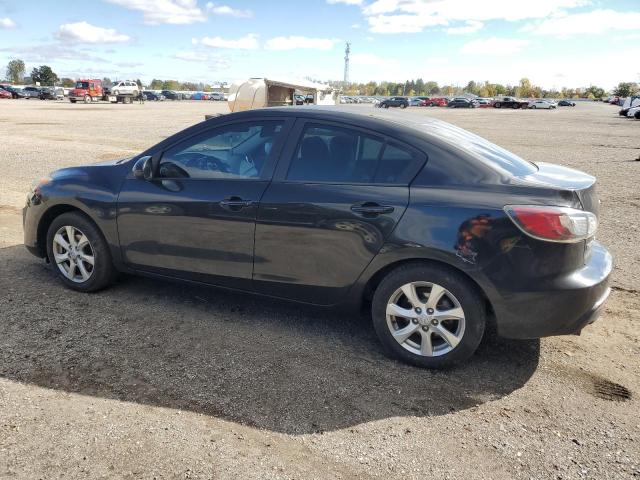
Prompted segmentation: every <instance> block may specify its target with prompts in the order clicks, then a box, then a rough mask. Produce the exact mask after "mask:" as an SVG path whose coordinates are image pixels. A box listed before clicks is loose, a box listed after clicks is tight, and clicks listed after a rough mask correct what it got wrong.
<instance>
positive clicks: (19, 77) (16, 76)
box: [7, 58, 26, 83]
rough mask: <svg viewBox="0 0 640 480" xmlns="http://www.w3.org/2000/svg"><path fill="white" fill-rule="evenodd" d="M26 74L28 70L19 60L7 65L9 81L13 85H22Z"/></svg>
mask: <svg viewBox="0 0 640 480" xmlns="http://www.w3.org/2000/svg"><path fill="white" fill-rule="evenodd" d="M25 72H26V68H25V66H24V62H23V61H22V60H20V59H19V58H17V59H15V60H11V61H10V62H9V63H8V64H7V80H9V81H10V82H11V83H22V82H23V80H24V74H25Z"/></svg>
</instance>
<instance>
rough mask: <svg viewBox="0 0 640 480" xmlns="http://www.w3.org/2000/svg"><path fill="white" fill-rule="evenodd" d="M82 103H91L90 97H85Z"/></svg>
mask: <svg viewBox="0 0 640 480" xmlns="http://www.w3.org/2000/svg"><path fill="white" fill-rule="evenodd" d="M83 101H84V103H91V97H90V96H89V95H85V96H84V99H83Z"/></svg>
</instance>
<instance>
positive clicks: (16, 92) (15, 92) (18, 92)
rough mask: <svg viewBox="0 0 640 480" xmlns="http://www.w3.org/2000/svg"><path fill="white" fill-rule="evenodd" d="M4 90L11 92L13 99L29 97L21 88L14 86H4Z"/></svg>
mask: <svg viewBox="0 0 640 480" xmlns="http://www.w3.org/2000/svg"><path fill="white" fill-rule="evenodd" d="M2 89H3V90H6V91H8V92H10V93H11V97H12V98H25V97H26V96H27V95H26V94H25V93H24V91H23V90H22V89H21V88H18V87H14V86H13V85H2Z"/></svg>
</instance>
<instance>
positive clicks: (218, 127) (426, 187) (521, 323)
mask: <svg viewBox="0 0 640 480" xmlns="http://www.w3.org/2000/svg"><path fill="white" fill-rule="evenodd" d="M212 145H215V148H211V146H212ZM427 158H428V159H429V161H428V162H427ZM91 161H92V160H91ZM238 180H242V181H238ZM594 185H595V178H593V177H592V176H590V175H587V174H585V173H582V172H579V171H577V170H573V169H569V168H566V167H562V166H560V165H554V164H548V163H542V162H540V163H537V164H534V163H531V162H528V161H525V160H523V159H521V158H520V157H518V156H516V155H514V154H512V153H510V152H508V151H506V150H504V149H502V148H500V147H498V146H496V145H494V144H492V143H490V142H488V141H487V140H484V139H483V138H481V137H478V136H476V135H474V134H471V133H469V132H467V131H465V130H462V129H460V128H458V127H455V126H453V125H449V124H446V123H443V122H440V121H438V120H435V119H431V118H428V117H424V116H420V118H415V119H412V118H411V116H404V118H400V119H398V117H397V116H395V115H389V114H388V113H387V114H385V112H380V111H373V112H372V111H371V110H366V112H365V113H357V112H352V113H349V112H345V111H341V110H339V109H332V108H326V107H325V108H317V107H314V108H288V107H274V108H269V109H262V110H248V111H244V112H240V113H234V114H229V115H221V116H216V117H214V118H212V119H210V120H207V121H204V122H202V123H199V124H197V125H194V126H192V127H189V128H187V129H186V130H183V131H182V132H179V133H177V134H175V135H173V136H171V137H169V138H167V139H165V140H163V141H161V142H160V143H159V144H157V145H155V146H153V147H151V148H149V149H147V150H145V151H144V152H142V153H140V154H138V155H136V156H134V157H132V158H130V159H125V160H119V161H110V162H101V163H97V164H92V165H87V166H84V167H82V166H74V167H72V168H67V169H62V170H58V171H56V172H53V173H52V174H51V176H50V177H49V178H47V179H44V180H42V181H41V182H39V183H38V184H37V185H36V186H35V187H34V188H33V189H32V190H31V192H30V193H29V195H28V199H27V204H26V207H25V209H24V213H23V216H24V244H25V246H26V247H27V249H28V250H29V251H30V252H31V253H33V254H35V255H37V256H39V257H43V258H48V259H49V261H50V262H51V264H52V266H53V267H52V268H53V270H54V271H55V274H56V275H57V276H58V278H59V280H60V281H61V282H62V283H63V284H64V285H65V286H66V287H68V288H71V289H73V290H78V291H81V292H92V291H96V290H99V289H102V288H105V287H107V286H108V285H109V284H111V282H112V281H113V279H114V278H115V276H116V274H117V272H129V273H142V274H144V275H148V276H157V277H159V278H174V279H179V280H186V281H192V282H193V281H197V282H199V283H204V284H211V285H218V286H222V287H228V288H235V289H240V290H242V291H244V292H255V293H259V294H263V295H269V296H274V297H279V298H284V299H290V300H295V301H300V302H306V303H312V304H316V305H323V306H338V305H341V306H349V307H351V308H355V309H359V308H360V307H361V306H362V305H369V308H370V311H371V315H372V319H373V327H374V329H375V331H376V333H377V335H378V338H379V339H380V342H381V343H382V345H383V346H384V348H385V349H386V350H387V351H389V352H390V353H391V354H393V355H395V356H396V357H398V358H400V359H402V360H404V361H406V362H409V363H412V364H415V365H418V366H422V367H431V368H442V367H448V366H451V365H453V364H455V363H458V362H461V361H464V360H466V359H467V358H469V357H470V356H471V355H472V354H473V353H474V351H475V350H476V348H477V347H478V345H479V343H480V341H481V340H482V337H483V332H484V331H485V327H486V326H487V324H488V322H489V320H488V319H489V318H491V322H492V324H495V326H496V328H497V333H498V334H500V335H502V336H505V337H511V338H537V337H543V336H550V335H564V334H574V333H579V332H580V331H581V330H582V329H583V328H584V327H585V326H587V325H588V324H590V323H591V322H593V321H594V320H595V319H596V318H597V316H598V314H599V312H600V311H601V310H602V308H603V305H604V302H605V300H606V299H607V296H608V295H609V292H610V289H609V286H608V282H609V277H610V274H611V270H612V259H611V255H610V254H609V253H608V251H607V250H606V249H605V248H604V247H603V246H602V245H601V244H600V243H599V242H598V241H596V240H595V239H594V236H595V234H596V230H597V225H598V203H599V202H598V199H597V196H596V190H595V186H594ZM410 191H411V194H409V192H410ZM460 191H464V192H465V195H464V197H461V196H460ZM41 283H42V285H41V287H40V288H42V289H46V288H47V285H46V282H41ZM310 341H312V339H311V338H310Z"/></svg>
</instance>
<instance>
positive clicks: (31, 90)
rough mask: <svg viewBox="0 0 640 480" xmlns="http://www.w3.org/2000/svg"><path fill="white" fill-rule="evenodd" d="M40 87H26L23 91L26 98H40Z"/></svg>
mask: <svg viewBox="0 0 640 480" xmlns="http://www.w3.org/2000/svg"><path fill="white" fill-rule="evenodd" d="M40 89H41V88H40V87H33V86H29V87H24V88H23V89H22V91H23V92H24V98H26V99H29V98H40Z"/></svg>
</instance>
